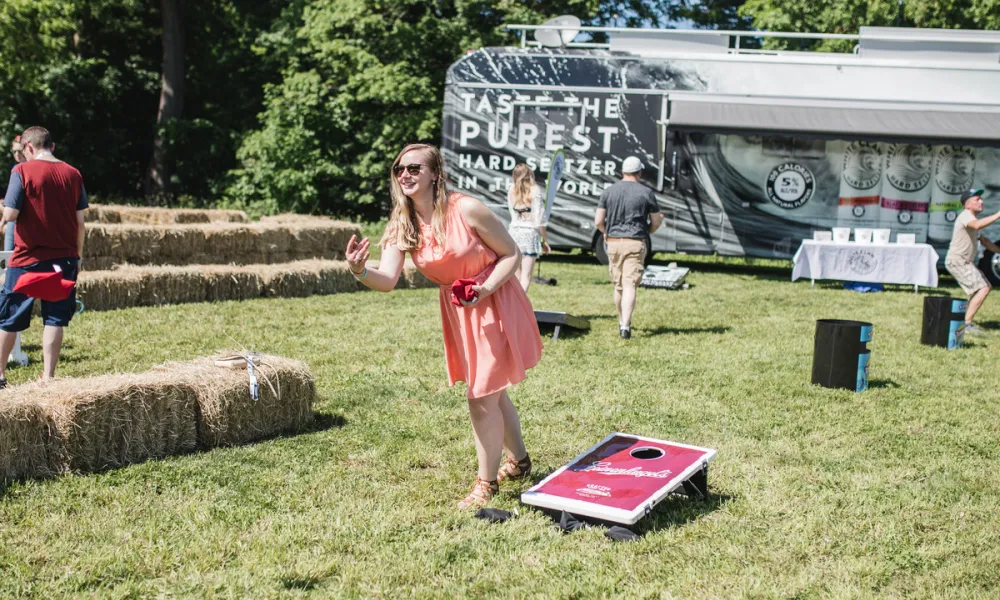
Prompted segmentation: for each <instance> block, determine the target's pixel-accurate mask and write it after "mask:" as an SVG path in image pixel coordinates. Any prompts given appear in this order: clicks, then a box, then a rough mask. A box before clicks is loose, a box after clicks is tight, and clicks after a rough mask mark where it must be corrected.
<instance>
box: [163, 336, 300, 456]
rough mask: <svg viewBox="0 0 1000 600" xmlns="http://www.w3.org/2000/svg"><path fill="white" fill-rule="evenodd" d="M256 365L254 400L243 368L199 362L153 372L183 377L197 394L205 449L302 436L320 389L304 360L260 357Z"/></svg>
mask: <svg viewBox="0 0 1000 600" xmlns="http://www.w3.org/2000/svg"><path fill="white" fill-rule="evenodd" d="M231 354H235V353H231ZM254 362H255V365H256V366H255V369H254V372H255V374H256V377H257V380H258V384H259V386H258V390H259V397H258V398H257V399H256V400H254V399H252V398H251V397H250V381H249V375H248V373H247V369H246V368H245V367H242V368H226V367H217V366H215V361H214V359H212V358H201V359H197V360H195V361H193V362H191V363H181V364H176V363H175V364H167V365H164V366H163V367H159V368H158V369H155V371H162V372H164V373H169V374H170V377H178V378H180V379H183V380H184V381H186V382H187V383H188V384H189V385H190V386H191V387H192V388H193V389H194V390H195V395H196V398H197V405H198V443H199V445H200V446H201V447H202V448H212V447H215V446H232V445H236V444H245V443H248V442H252V441H255V440H259V439H263V438H266V437H271V436H273V435H276V434H279V433H291V432H298V431H302V430H304V429H306V428H307V427H309V425H310V424H311V423H312V422H313V418H314V417H313V412H312V404H313V400H314V398H315V396H316V385H315V381H314V380H313V376H312V373H311V372H310V371H309V367H308V366H307V365H306V364H305V363H303V362H301V361H297V360H291V359H288V358H282V357H279V356H269V355H258V356H256V357H255V359H254Z"/></svg>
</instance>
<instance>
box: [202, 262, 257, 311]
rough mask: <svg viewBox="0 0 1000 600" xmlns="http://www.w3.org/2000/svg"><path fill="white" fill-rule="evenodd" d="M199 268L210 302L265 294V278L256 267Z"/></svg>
mask: <svg viewBox="0 0 1000 600" xmlns="http://www.w3.org/2000/svg"><path fill="white" fill-rule="evenodd" d="M199 268H200V270H201V275H202V278H203V279H204V282H205V300H207V301H208V302H222V301H225V300H248V299H250V298H260V297H261V296H263V295H264V280H263V279H262V278H261V276H260V274H259V273H257V271H256V269H255V268H254V267H234V266H227V265H204V266H201V267H199Z"/></svg>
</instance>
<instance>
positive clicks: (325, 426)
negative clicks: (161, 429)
mask: <svg viewBox="0 0 1000 600" xmlns="http://www.w3.org/2000/svg"><path fill="white" fill-rule="evenodd" d="M346 424H347V420H346V419H344V417H343V415H335V414H330V413H321V412H316V411H313V420H312V422H311V423H310V424H309V425H307V426H306V427H305V428H303V429H301V430H295V431H282V432H278V433H275V434H274V435H269V436H266V437H262V438H259V439H256V440H253V441H251V442H246V443H245V444H239V446H251V445H253V444H258V443H261V442H266V441H268V440H275V439H282V438H293V437H297V436H300V435H304V434H307V433H316V432H319V431H328V430H330V429H336V428H340V427H343V426H344V425H346ZM215 449H216V448H201V447H199V448H196V449H193V450H189V451H185V452H179V453H177V454H173V455H168V456H164V457H158V458H149V459H147V460H141V461H136V462H133V463H129V464H124V465H109V466H106V467H103V468H99V469H94V470H92V471H87V472H86V473H82V474H83V475H87V474H99V473H108V472H112V471H118V470H121V469H127V468H128V467H130V466H132V465H138V464H143V463H146V462H150V461H156V460H162V459H164V458H170V457H171V456H186V455H192V454H201V453H203V452H208V451H211V450H215ZM55 471H56V470H53V471H52V473H50V474H49V475H48V476H43V477H16V478H8V477H0V498H3V497H4V496H5V495H6V494H7V491H8V490H9V489H10V488H11V486H13V485H14V484H16V483H20V482H24V481H27V480H28V479H51V478H52V477H53V474H54V473H55ZM54 476H55V477H59V475H54Z"/></svg>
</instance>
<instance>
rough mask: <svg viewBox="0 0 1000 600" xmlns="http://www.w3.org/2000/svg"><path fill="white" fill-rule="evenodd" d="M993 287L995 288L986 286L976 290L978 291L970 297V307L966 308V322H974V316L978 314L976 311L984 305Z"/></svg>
mask: <svg viewBox="0 0 1000 600" xmlns="http://www.w3.org/2000/svg"><path fill="white" fill-rule="evenodd" d="M991 289H993V288H991V287H990V286H986V287H984V288H982V289H979V290H976V293H975V294H973V295H972V297H971V298H969V308H967V309H966V310H965V322H966V323H971V322H972V318H973V317H975V316H976V312H977V311H978V310H979V307H980V306H982V305H983V300H986V296H987V295H989V293H990V290H991Z"/></svg>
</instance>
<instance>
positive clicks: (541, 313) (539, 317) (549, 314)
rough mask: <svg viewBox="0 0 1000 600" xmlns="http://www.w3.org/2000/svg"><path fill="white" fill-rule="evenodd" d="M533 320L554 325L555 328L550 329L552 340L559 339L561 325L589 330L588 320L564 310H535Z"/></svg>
mask: <svg viewBox="0 0 1000 600" xmlns="http://www.w3.org/2000/svg"><path fill="white" fill-rule="evenodd" d="M535 321H537V322H538V324H539V325H554V326H555V329H554V330H553V331H552V341H553V342H554V341H556V340H558V339H559V332H560V331H562V328H563V327H569V328H571V329H579V330H580V331H590V321H588V320H587V319H584V318H583V317H577V316H574V315H571V314H568V313H564V312H555V311H551V310H536V311H535Z"/></svg>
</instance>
